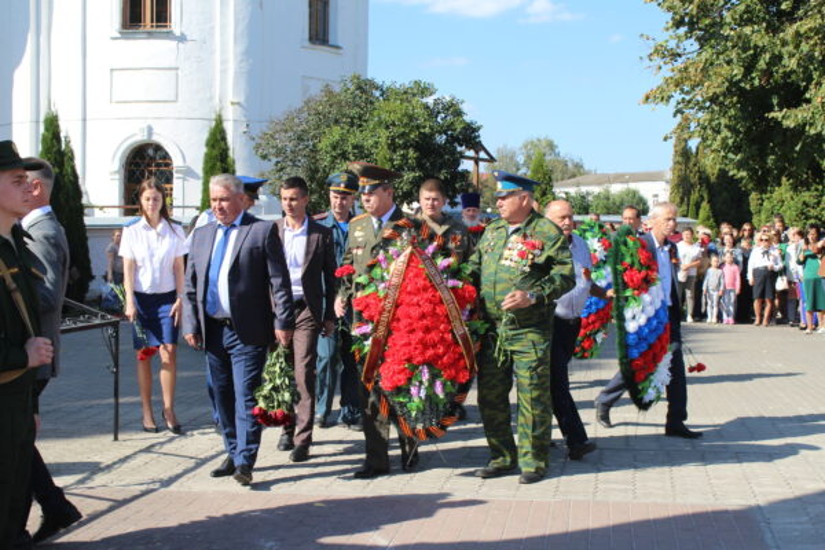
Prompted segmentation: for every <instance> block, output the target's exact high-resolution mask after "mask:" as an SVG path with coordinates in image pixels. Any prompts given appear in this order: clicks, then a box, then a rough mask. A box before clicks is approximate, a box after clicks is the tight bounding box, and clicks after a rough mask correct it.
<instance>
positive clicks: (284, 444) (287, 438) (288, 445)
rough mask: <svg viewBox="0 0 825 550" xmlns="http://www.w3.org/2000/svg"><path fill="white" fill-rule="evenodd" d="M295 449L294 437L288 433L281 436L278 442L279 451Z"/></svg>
mask: <svg viewBox="0 0 825 550" xmlns="http://www.w3.org/2000/svg"><path fill="white" fill-rule="evenodd" d="M294 448H295V443H294V442H293V441H292V435H290V434H287V433H283V434H281V438H280V439H279V440H278V450H279V451H291V450H292V449H294Z"/></svg>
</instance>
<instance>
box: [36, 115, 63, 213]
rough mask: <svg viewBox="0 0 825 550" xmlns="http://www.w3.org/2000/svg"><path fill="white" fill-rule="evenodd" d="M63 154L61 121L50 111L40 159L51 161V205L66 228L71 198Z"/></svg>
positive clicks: (45, 125) (44, 130)
mask: <svg viewBox="0 0 825 550" xmlns="http://www.w3.org/2000/svg"><path fill="white" fill-rule="evenodd" d="M64 157H65V154H64V152H63V139H62V138H61V134H60V119H59V117H58V116H57V113H55V112H54V111H49V112H47V113H46V116H45V117H44V118H43V133H42V134H41V135H40V158H42V159H43V160H47V161H49V163H50V164H51V165H52V167H53V168H54V186H53V189H52V197H51V205H52V210H53V211H54V215H55V216H57V219H58V220H60V223H62V224H63V225H64V227H65V223H64V220H65V219H66V211H67V209H68V208H69V205H68V201H69V197H68V196H67V195H66V194H65V186H64V185H63V177H62V176H63V174H62V172H63V166H64V165H65V164H66V161H65V158H64Z"/></svg>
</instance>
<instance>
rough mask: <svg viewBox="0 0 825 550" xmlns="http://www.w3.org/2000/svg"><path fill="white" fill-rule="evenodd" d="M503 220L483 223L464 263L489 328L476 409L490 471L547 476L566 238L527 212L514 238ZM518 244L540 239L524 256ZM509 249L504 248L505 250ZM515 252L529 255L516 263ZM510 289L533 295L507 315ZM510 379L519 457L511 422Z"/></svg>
mask: <svg viewBox="0 0 825 550" xmlns="http://www.w3.org/2000/svg"><path fill="white" fill-rule="evenodd" d="M509 229H510V226H509V224H508V223H507V222H506V221H504V220H503V219H498V220H496V221H494V222H492V223H491V224H490V225H488V226H487V229H486V230H485V232H484V235H483V236H482V238H481V240H480V241H479V244H478V248H477V249H476V251H475V252H474V254H473V256H472V258H471V259H470V263H471V265H472V266H473V269H474V271H475V273H476V274H477V275H478V277H479V279H480V288H479V292H480V295H481V308H482V314H483V315H484V317H485V318H486V320H488V321H489V322H490V323H491V326H492V327H493V329H492V332H491V334H490V335H489V336H488V337H487V338H485V339H484V342H483V343H482V349H481V352H480V354H479V358H478V363H479V373H478V406H479V411H480V412H481V419H482V421H483V423H484V432H485V434H486V435H487V442H488V444H489V446H490V451H491V459H490V462H489V466H492V467H495V468H500V469H510V468H514V467H515V466H516V465H518V466H519V467H520V468H521V471H522V472H539V473H542V474H543V473H545V472H546V470H547V467H548V452H549V447H550V423H551V417H552V404H551V402H550V344H551V336H552V333H553V311H554V309H555V300H556V298H558V297H559V296H561V295H562V294H564V293H565V292H567V291H568V290H570V289H571V288H573V286H574V285H575V277H574V272H573V259H572V256H571V255H570V249H569V248H568V246H567V240H566V239H565V238H564V235H563V234H562V232H561V230H560V229H559V228H558V226H557V225H555V224H554V223H553V222H551V221H550V220H547V219H545V218H543V217H542V216H540V215H538V214H536V213H535V212H531V213H530V215H529V216H528V218H527V219H526V220H525V221H524V222H523V223H522V224H521V225H520V226H519V227H518V228H516V229H515V230H514V231H513V232H512V233H510V232H509ZM519 239H524V240H528V241H538V242H540V243H541V248H540V249H538V250H535V251H533V252H528V251H527V250H526V249H525V247H524V246H518V245H517V242H518V241H519ZM508 245H509V246H508ZM519 254H523V255H527V256H528V258H526V259H525V258H519ZM513 290H523V291H525V292H533V293H534V294H535V295H536V303H535V304H534V305H531V306H528V307H526V308H522V309H517V310H511V311H510V312H505V311H503V310H502V309H501V302H502V301H503V300H504V297H505V296H506V295H507V294H509V293H510V292H511V291H513ZM514 375H515V379H516V390H517V400H518V429H517V431H518V453H516V444H515V441H514V438H513V431H512V428H511V421H510V400H509V394H510V389H511V388H512V386H513V376H514Z"/></svg>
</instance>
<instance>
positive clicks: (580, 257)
mask: <svg viewBox="0 0 825 550" xmlns="http://www.w3.org/2000/svg"><path fill="white" fill-rule="evenodd" d="M544 216H545V217H546V218H547V219H549V220H550V221H551V222H553V223H555V224H556V225H558V226H559V227H560V228H561V230H562V233H563V234H564V237H565V238H566V239H567V244H568V246H569V247H570V253H571V254H572V255H573V268H574V270H575V274H576V286H575V287H573V289H572V290H570V291H569V292H567V293H566V294H565V295H563V296H562V297H560V298H559V299H558V300H556V318H555V320H554V321H553V340H552V344H551V347H550V394H551V396H552V398H553V415H554V416H555V417H556V422H558V423H559V429H560V430H561V433H562V435H563V436H564V440H565V443H566V444H567V456H568V458H570V459H571V460H581V459H582V458H583V457H584V455H586V454H587V453H590V452H593V451H594V450H596V444H595V443H593V442H592V441H590V440H589V439H588V437H587V431H586V430H585V429H584V424H583V423H582V419H581V416H579V411H578V409H577V408H576V403H575V402H574V401H573V397H572V396H571V395H570V378H569V373H568V366H569V364H570V359H572V357H573V350H574V349H575V347H576V339H577V338H578V335H579V329H580V328H581V312H582V310H583V309H584V306H585V303H586V302H587V298H588V297H589V296H590V295H591V294H592V295H595V296H599V297H601V298H607V295H606V294H605V291H604V290H603V289H602V288H601V287H600V286H599V285H594V284H592V281H591V280H590V270H591V269H592V267H593V262H592V260H591V259H590V249H589V248H588V246H587V243H586V242H585V240H584V239H582V238H581V237H579V236H578V235H576V234H575V233H573V229H574V228H575V223H574V221H573V207H572V205H571V204H570V203H569V202H567V201H566V200H554V201H551V202H550V203H549V204H548V205H547V208H545V210H544Z"/></svg>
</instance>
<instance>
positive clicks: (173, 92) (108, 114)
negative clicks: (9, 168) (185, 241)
mask: <svg viewBox="0 0 825 550" xmlns="http://www.w3.org/2000/svg"><path fill="white" fill-rule="evenodd" d="M0 17H2V19H3V21H5V25H4V31H3V33H0V50H2V51H3V55H2V56H0V71H1V73H0V74H3V75H4V76H5V78H3V79H0V139H13V140H14V141H15V142H16V143H17V145H18V146H19V148H20V149H21V152H22V153H24V154H36V153H37V152H38V151H39V148H40V134H41V131H42V127H43V125H42V120H43V117H44V115H45V113H46V112H47V110H48V109H50V108H52V109H54V110H55V111H57V113H58V115H59V116H60V122H61V128H62V130H63V132H64V133H65V134H68V135H69V137H70V138H71V141H72V145H73V147H74V149H75V153H76V156H77V168H78V173H79V175H80V183H81V187H82V189H83V192H84V202H85V203H86V204H88V205H91V206H92V207H93V208H90V209H89V210H87V214H88V215H90V216H98V217H110V216H121V215H128V214H132V213H133V211H130V210H127V209H123V208H121V207H122V206H123V205H129V204H134V202H135V200H134V197H133V192H134V190H135V188H136V187H137V185H138V184H139V183H140V181H142V180H143V179H144V178H146V177H147V176H149V175H154V176H155V177H157V178H158V179H159V180H160V181H161V182H162V183H164V184H165V185H167V186H168V188H169V191H170V196H171V197H172V204H173V215H174V216H175V217H177V218H178V219H181V220H188V219H189V218H191V217H192V216H193V215H194V214H195V213H196V211H197V207H198V205H199V204H200V198H201V197H200V195H201V165H202V159H203V152H204V142H205V140H206V135H207V133H208V131H209V128H210V126H211V125H212V123H213V120H214V117H215V114H216V113H218V112H220V113H221V114H222V115H223V118H224V123H225V126H226V130H227V135H228V137H229V142H230V146H231V148H232V154H233V155H234V157H235V161H236V169H237V171H238V173H243V174H249V175H255V174H257V173H259V172H261V171H263V170H264V169H265V168H267V166H266V165H265V164H263V163H262V161H261V160H260V159H258V158H257V157H256V156H255V154H254V152H253V150H252V140H251V136H252V135H255V134H257V133H258V132H260V131H261V130H262V129H263V128H264V127H265V125H266V123H267V121H268V120H270V119H271V118H273V117H275V116H278V115H280V114H281V113H283V112H284V111H285V110H287V109H290V108H293V107H297V106H298V105H300V103H301V102H302V101H303V100H304V99H305V98H306V97H308V96H310V95H312V94H313V93H315V92H317V91H318V90H320V88H321V87H322V86H323V85H324V84H328V83H330V84H334V83H336V82H337V81H339V80H340V79H341V78H343V77H346V76H349V75H351V74H353V73H357V74H361V75H366V72H367V25H368V0H94V1H92V0H5V1H3V2H2V3H0ZM96 273H97V272H96ZM98 274H99V273H98Z"/></svg>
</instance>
